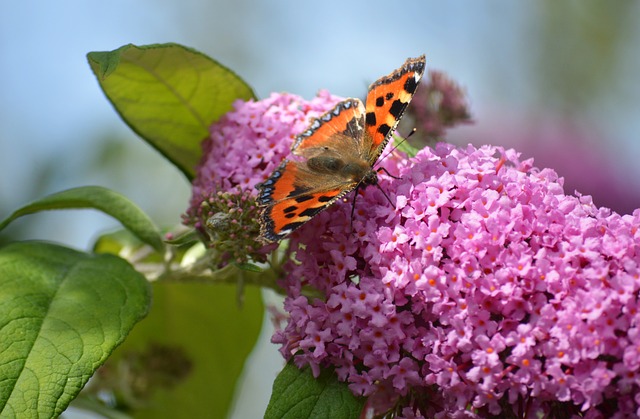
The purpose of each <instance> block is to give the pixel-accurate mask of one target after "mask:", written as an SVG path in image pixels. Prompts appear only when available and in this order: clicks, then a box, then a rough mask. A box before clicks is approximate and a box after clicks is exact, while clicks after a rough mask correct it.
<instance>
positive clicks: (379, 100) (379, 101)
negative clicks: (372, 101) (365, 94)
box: [376, 96, 384, 108]
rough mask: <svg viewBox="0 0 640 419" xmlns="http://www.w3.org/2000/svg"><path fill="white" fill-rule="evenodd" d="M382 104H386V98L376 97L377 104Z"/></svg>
mask: <svg viewBox="0 0 640 419" xmlns="http://www.w3.org/2000/svg"><path fill="white" fill-rule="evenodd" d="M382 105H384V98H383V97H382V96H378V97H377V98H376V106H377V107H378V108H379V107H380V106H382Z"/></svg>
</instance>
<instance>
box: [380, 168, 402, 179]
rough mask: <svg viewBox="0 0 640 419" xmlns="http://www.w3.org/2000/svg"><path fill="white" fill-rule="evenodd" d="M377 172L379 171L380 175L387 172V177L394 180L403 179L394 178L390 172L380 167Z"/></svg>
mask: <svg viewBox="0 0 640 419" xmlns="http://www.w3.org/2000/svg"><path fill="white" fill-rule="evenodd" d="M377 171H378V173H380V172H385V173H386V174H387V176H389V177H391V178H394V179H402V178H401V177H398V176H393V175H392V174H391V173H389V171H388V170H387V169H385V168H384V167H379V168H378V170H377Z"/></svg>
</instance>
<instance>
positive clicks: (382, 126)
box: [378, 124, 391, 137]
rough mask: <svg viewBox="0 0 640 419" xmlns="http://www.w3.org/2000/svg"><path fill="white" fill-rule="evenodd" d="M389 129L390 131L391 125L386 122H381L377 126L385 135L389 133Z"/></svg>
mask: <svg viewBox="0 0 640 419" xmlns="http://www.w3.org/2000/svg"><path fill="white" fill-rule="evenodd" d="M389 131H391V127H390V126H389V125H387V124H382V125H380V126H379V127H378V132H379V133H380V134H382V135H384V136H385V137H386V136H387V135H389Z"/></svg>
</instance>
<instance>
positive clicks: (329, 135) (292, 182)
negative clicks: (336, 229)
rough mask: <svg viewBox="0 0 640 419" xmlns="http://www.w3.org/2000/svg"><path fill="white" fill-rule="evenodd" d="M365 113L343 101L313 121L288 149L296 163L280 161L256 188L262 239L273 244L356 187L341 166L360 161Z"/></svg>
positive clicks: (357, 104)
mask: <svg viewBox="0 0 640 419" xmlns="http://www.w3.org/2000/svg"><path fill="white" fill-rule="evenodd" d="M364 115H365V108H364V105H363V104H362V102H361V101H360V100H358V99H346V100H344V101H342V102H339V103H338V104H337V105H336V106H335V107H334V108H333V109H331V110H330V111H328V112H327V113H325V114H324V115H323V116H321V117H320V118H318V119H315V120H313V121H312V122H311V124H310V126H309V128H307V129H306V130H305V131H304V132H302V133H301V134H300V135H299V136H298V137H297V138H296V141H295V142H294V145H293V147H292V148H291V150H292V153H293V154H294V156H299V157H300V159H298V160H284V161H283V162H282V164H281V165H280V166H279V167H278V168H277V169H276V170H275V171H274V172H273V174H272V175H271V176H270V177H269V178H268V179H267V180H266V181H264V182H263V183H262V184H260V185H258V189H259V193H258V205H260V206H261V207H263V208H262V213H261V215H260V221H261V224H262V230H261V237H262V238H263V239H264V240H265V241H277V240H280V239H282V238H284V237H285V236H286V235H288V234H289V233H291V232H292V231H293V230H295V229H297V228H298V227H300V226H301V225H302V224H304V223H305V222H307V221H309V220H310V219H311V218H313V217H314V216H315V215H316V214H317V213H319V212H320V211H322V210H324V209H325V208H327V207H328V206H329V205H331V204H332V203H334V202H335V201H336V200H338V199H339V198H340V197H342V196H343V195H344V194H346V193H347V192H349V191H351V190H352V189H353V188H355V186H356V185H357V183H358V181H359V180H360V179H358V180H357V181H355V182H354V180H353V179H352V178H350V177H346V176H344V175H343V174H342V172H341V171H340V168H342V167H344V165H345V161H347V162H348V161H358V160H360V161H362V159H363V158H362V156H361V155H360V153H361V150H362V138H363V133H364V126H365V123H364Z"/></svg>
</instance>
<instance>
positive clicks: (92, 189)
mask: <svg viewBox="0 0 640 419" xmlns="http://www.w3.org/2000/svg"><path fill="white" fill-rule="evenodd" d="M78 208H94V209H97V210H100V211H102V212H104V213H106V214H109V215H110V216H112V217H113V218H115V219H117V220H118V221H120V222H121V223H122V225H124V226H125V227H126V228H127V229H128V230H129V231H131V232H132V233H133V234H134V235H135V236H136V237H138V238H139V239H140V240H141V241H142V242H144V243H147V244H149V245H151V246H152V247H153V248H154V249H156V250H157V251H159V252H161V251H162V250H163V249H164V243H163V242H162V236H161V235H160V232H159V231H158V229H157V227H156V226H155V225H154V224H153V221H151V219H150V218H149V217H148V216H147V215H146V214H145V213H144V212H142V210H141V209H140V208H138V206H136V205H135V204H134V203H133V202H131V201H129V200H128V199H127V198H125V197H124V196H123V195H120V194H119V193H117V192H114V191H112V190H110V189H107V188H103V187H101V186H82V187H79V188H74V189H67V190H66V191H62V192H58V193H55V194H52V195H49V196H45V197H44V198H41V199H38V200H37V201H34V202H32V203H30V204H27V205H25V206H24V207H22V208H20V209H18V210H16V211H14V213H13V214H11V215H10V216H9V217H7V218H6V219H5V220H4V221H2V222H0V230H2V229H3V228H5V227H6V226H7V225H8V224H9V223H11V222H12V221H13V220H15V219H16V218H19V217H22V216H23V215H27V214H33V213H36V212H40V211H46V210H56V209H78Z"/></svg>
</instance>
